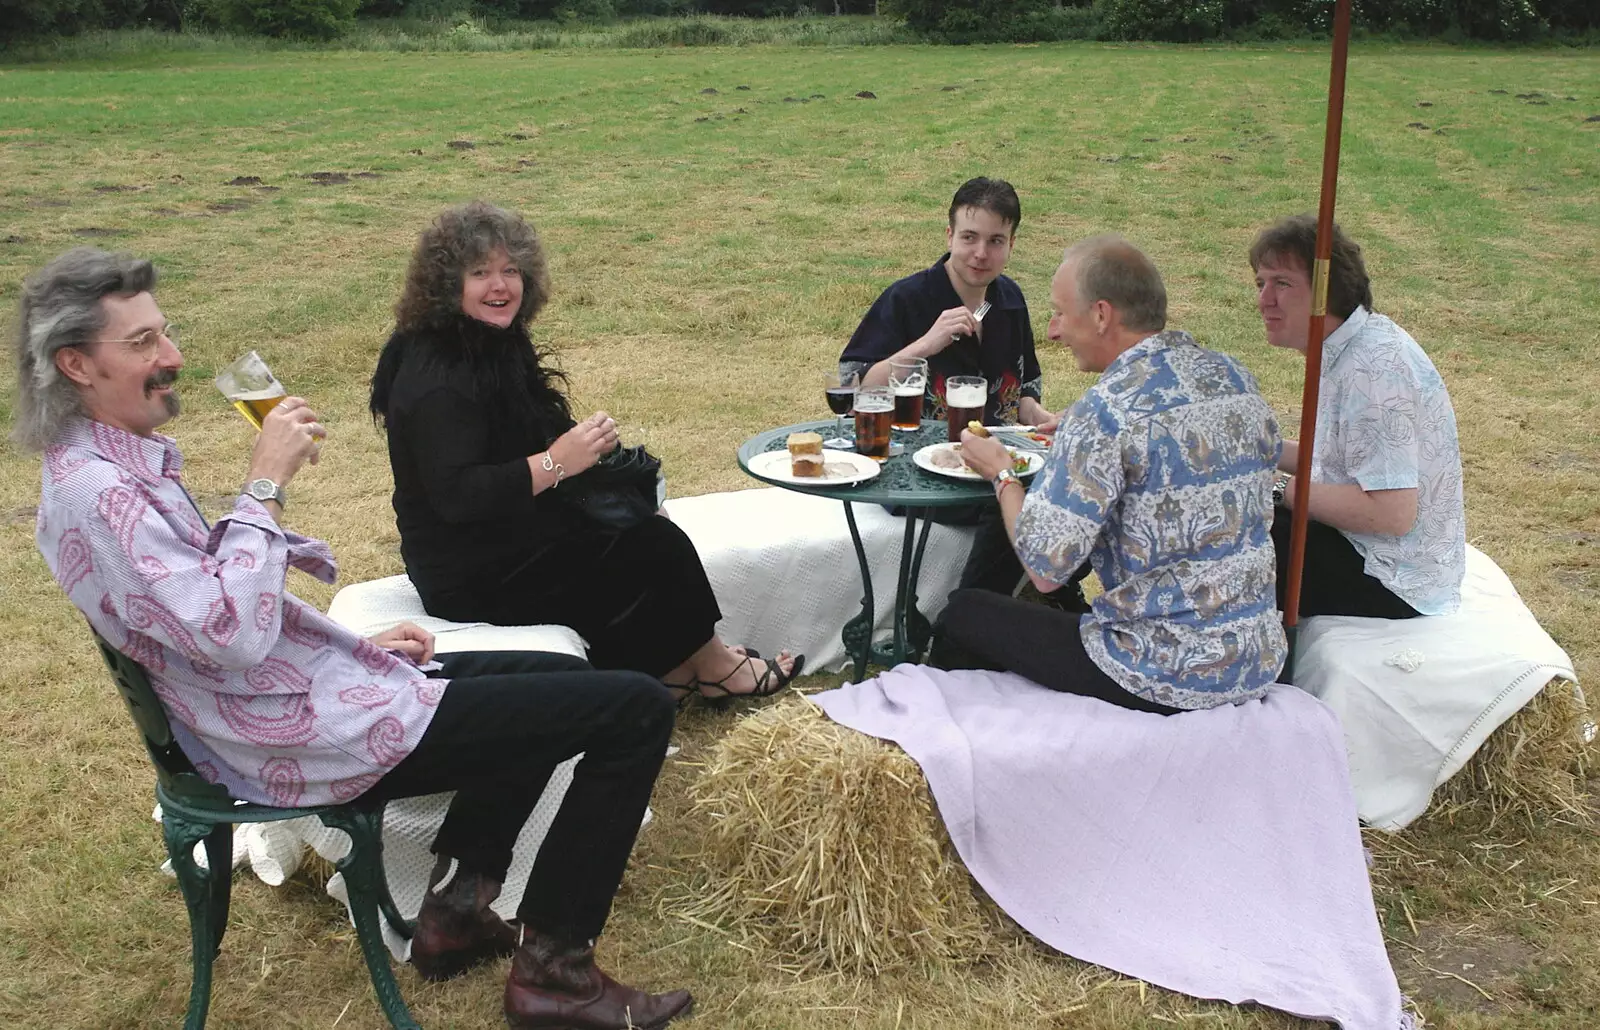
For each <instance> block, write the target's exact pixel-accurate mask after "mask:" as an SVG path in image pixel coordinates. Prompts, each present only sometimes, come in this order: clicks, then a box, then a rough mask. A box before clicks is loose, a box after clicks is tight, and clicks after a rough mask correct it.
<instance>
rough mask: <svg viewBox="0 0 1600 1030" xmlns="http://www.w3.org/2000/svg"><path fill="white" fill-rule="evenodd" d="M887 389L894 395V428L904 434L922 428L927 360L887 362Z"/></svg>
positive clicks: (926, 386) (912, 359) (926, 387)
mask: <svg viewBox="0 0 1600 1030" xmlns="http://www.w3.org/2000/svg"><path fill="white" fill-rule="evenodd" d="M889 389H890V390H891V391H893V393H894V427H895V428H896V429H899V430H902V431H904V432H912V431H914V430H918V429H921V428H922V397H923V394H924V393H926V392H927V389H928V359H927V358H910V359H907V360H905V361H891V362H889Z"/></svg>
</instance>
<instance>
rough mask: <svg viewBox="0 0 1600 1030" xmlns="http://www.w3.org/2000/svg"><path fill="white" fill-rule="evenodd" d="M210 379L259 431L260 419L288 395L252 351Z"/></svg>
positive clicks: (264, 363)
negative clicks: (213, 378)
mask: <svg viewBox="0 0 1600 1030" xmlns="http://www.w3.org/2000/svg"><path fill="white" fill-rule="evenodd" d="M213 382H215V383H216V384H217V389H218V390H221V391H222V396H224V397H226V398H228V400H230V401H232V402H233V406H234V407H235V408H238V409H239V414H241V415H243V416H244V417H245V418H247V419H249V420H250V424H251V425H253V426H255V427H256V430H257V431H258V432H259V431H260V429H261V420H262V419H264V418H266V417H267V414H268V413H269V412H270V411H272V409H273V408H276V407H277V406H278V405H279V403H281V402H282V401H283V398H284V397H285V396H287V393H286V391H285V390H284V388H283V384H282V383H280V382H278V379H277V377H276V376H274V375H273V374H272V369H270V368H268V367H267V363H266V362H265V361H262V360H261V355H259V354H257V353H256V352H255V351H250V352H248V353H247V354H245V356H244V357H242V358H240V359H239V360H238V361H235V362H234V363H233V364H231V365H229V366H228V367H227V368H225V369H223V370H222V371H221V372H220V373H218V374H217V378H216V379H215V380H213Z"/></svg>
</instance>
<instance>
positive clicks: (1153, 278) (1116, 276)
mask: <svg viewBox="0 0 1600 1030" xmlns="http://www.w3.org/2000/svg"><path fill="white" fill-rule="evenodd" d="M1061 263H1062V264H1064V265H1067V264H1071V265H1073V266H1074V270H1075V271H1076V272H1077V276H1076V278H1077V283H1076V285H1077V287H1078V303H1079V304H1080V305H1083V306H1084V307H1087V306H1088V305H1090V304H1093V303H1095V302H1096V301H1102V300H1103V301H1105V302H1106V303H1108V304H1110V305H1111V306H1112V307H1113V308H1116V309H1117V313H1118V314H1119V315H1121V316H1122V324H1123V325H1124V326H1125V327H1127V328H1128V329H1132V330H1135V331H1138V332H1146V333H1159V332H1160V331H1161V330H1163V329H1165V328H1166V327H1167V288H1166V286H1165V285H1164V284H1163V283H1162V282H1161V272H1160V271H1159V270H1158V269H1157V268H1156V263H1155V262H1154V261H1151V260H1150V258H1149V256H1148V255H1146V254H1145V252H1144V251H1142V250H1140V249H1139V248H1138V247H1135V246H1134V245H1133V244H1131V243H1129V242H1128V241H1127V240H1125V239H1123V238H1122V237H1121V236H1117V235H1115V234H1112V233H1108V234H1106V235H1103V236H1091V237H1089V238H1088V239H1086V240H1082V241H1080V242H1078V243H1074V244H1073V245H1072V246H1070V247H1068V248H1067V250H1066V253H1064V254H1062V255H1061Z"/></svg>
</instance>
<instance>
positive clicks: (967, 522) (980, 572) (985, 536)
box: [889, 504, 1025, 595]
mask: <svg viewBox="0 0 1600 1030" xmlns="http://www.w3.org/2000/svg"><path fill="white" fill-rule="evenodd" d="M905 513H906V509H904V508H890V509H889V514H891V515H904V514H905ZM917 516H918V518H925V519H927V520H928V521H929V522H937V523H938V524H939V525H941V526H976V527H977V533H976V534H974V535H973V538H972V550H970V551H968V552H967V563H966V564H965V565H963V566H962V568H961V579H960V580H959V581H958V582H957V583H956V589H958V590H963V589H973V590H989V591H993V592H994V593H997V594H1006V595H1011V594H1014V593H1016V592H1017V585H1018V584H1019V583H1021V582H1022V577H1023V576H1024V575H1025V573H1024V572H1023V569H1022V562H1020V561H1019V560H1018V559H1017V552H1016V550H1015V549H1014V548H1013V547H1012V546H1011V538H1010V537H1009V536H1007V535H1006V527H1005V523H1003V522H1002V521H1001V520H1000V506H999V505H998V504H973V505H963V506H961V507H956V508H926V509H921V510H919V511H918V512H917ZM918 532H921V531H920V530H919V531H918Z"/></svg>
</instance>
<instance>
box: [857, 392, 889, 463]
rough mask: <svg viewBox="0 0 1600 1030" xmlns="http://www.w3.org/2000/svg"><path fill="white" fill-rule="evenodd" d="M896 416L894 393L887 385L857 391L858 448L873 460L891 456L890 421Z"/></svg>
mask: <svg viewBox="0 0 1600 1030" xmlns="http://www.w3.org/2000/svg"><path fill="white" fill-rule="evenodd" d="M893 418H894V394H893V393H891V392H890V391H889V388H888V387H887V386H865V387H862V388H861V389H860V390H857V391H856V450H857V451H859V452H860V453H862V454H865V455H866V456H867V457H869V458H871V459H872V460H873V461H887V460H888V458H889V436H890V433H889V423H890V421H891V420H892V419H893Z"/></svg>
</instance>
